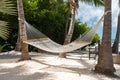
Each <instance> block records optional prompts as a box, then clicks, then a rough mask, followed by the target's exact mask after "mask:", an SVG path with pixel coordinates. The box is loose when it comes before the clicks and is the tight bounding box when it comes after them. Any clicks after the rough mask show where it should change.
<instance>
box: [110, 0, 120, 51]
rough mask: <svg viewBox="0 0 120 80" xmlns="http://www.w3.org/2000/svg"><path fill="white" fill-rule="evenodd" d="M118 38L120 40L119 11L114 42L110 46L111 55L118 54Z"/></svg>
mask: <svg viewBox="0 0 120 80" xmlns="http://www.w3.org/2000/svg"><path fill="white" fill-rule="evenodd" d="M119 6H120V0H119ZM119 38H120V10H119V14H118V23H117V32H116V37H115V41H114V43H113V46H112V52H113V53H119Z"/></svg>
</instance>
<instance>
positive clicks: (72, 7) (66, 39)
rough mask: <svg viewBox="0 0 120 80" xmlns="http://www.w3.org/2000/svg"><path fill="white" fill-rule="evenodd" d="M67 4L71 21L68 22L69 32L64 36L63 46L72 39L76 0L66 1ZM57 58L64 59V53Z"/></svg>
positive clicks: (76, 6)
mask: <svg viewBox="0 0 120 80" xmlns="http://www.w3.org/2000/svg"><path fill="white" fill-rule="evenodd" d="M68 4H69V6H70V9H71V21H70V27H69V31H68V33H67V35H66V38H65V42H64V44H68V43H70V41H71V38H72V34H73V31H74V24H75V11H76V10H77V8H78V0H68ZM68 13H69V12H68ZM59 57H61V58H66V54H65V53H60V54H59Z"/></svg>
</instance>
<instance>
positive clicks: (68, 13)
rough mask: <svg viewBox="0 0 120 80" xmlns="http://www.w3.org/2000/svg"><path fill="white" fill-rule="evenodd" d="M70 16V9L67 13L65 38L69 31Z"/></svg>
mask: <svg viewBox="0 0 120 80" xmlns="http://www.w3.org/2000/svg"><path fill="white" fill-rule="evenodd" d="M69 16H70V11H68V12H67V15H66V25H65V38H66V36H67V33H68V24H69Z"/></svg>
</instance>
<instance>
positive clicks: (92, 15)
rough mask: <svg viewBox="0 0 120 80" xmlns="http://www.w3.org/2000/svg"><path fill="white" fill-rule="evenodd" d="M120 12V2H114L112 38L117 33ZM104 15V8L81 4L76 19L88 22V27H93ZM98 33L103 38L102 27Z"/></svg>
mask: <svg viewBox="0 0 120 80" xmlns="http://www.w3.org/2000/svg"><path fill="white" fill-rule="evenodd" d="M118 11H119V6H118V0H116V1H114V0H112V38H114V36H115V33H116V26H117V16H118ZM103 14H104V7H95V6H90V5H88V4H85V3H82V2H80V3H79V9H78V14H77V15H76V18H77V19H80V21H81V22H87V23H88V26H93V25H95V23H96V22H97V21H98V20H99V19H100V17H101V16H102V15H103ZM100 30H101V31H100ZM97 32H98V34H99V35H100V37H102V27H101V28H100V29H99V31H97Z"/></svg>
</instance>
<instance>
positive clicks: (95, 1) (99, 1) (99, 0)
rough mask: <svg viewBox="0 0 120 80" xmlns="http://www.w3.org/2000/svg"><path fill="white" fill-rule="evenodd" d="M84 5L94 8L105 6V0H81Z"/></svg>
mask: <svg viewBox="0 0 120 80" xmlns="http://www.w3.org/2000/svg"><path fill="white" fill-rule="evenodd" d="M80 1H81V2H83V3H87V4H89V5H94V6H103V5H104V0H80Z"/></svg>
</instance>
